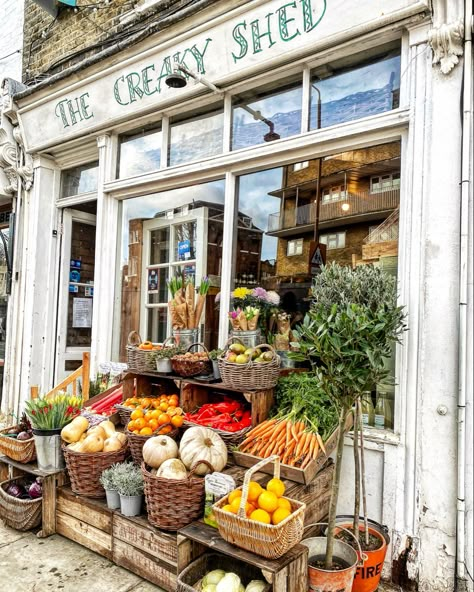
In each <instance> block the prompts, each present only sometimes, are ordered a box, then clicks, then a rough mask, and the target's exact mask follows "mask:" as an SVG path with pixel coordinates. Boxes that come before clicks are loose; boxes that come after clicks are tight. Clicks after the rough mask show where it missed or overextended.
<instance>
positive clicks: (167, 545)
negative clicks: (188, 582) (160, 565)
mask: <svg viewBox="0 0 474 592" xmlns="http://www.w3.org/2000/svg"><path fill="white" fill-rule="evenodd" d="M113 535H114V539H118V540H120V541H123V542H124V543H127V544H128V545H131V546H133V547H135V548H136V549H140V550H141V551H145V552H146V553H147V554H148V555H150V556H151V557H154V558H156V559H158V560H160V561H161V562H164V563H167V564H169V565H170V567H169V569H172V568H174V569H175V571H176V566H177V564H178V542H177V536H176V534H170V533H167V532H163V531H162V530H158V529H157V528H154V527H153V526H152V525H151V524H149V523H148V521H147V520H146V518H141V519H140V518H139V519H137V518H134V519H132V518H127V517H126V516H121V515H120V514H118V513H115V514H114V520H113Z"/></svg>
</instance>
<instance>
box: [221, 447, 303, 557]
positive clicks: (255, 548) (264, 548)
mask: <svg viewBox="0 0 474 592" xmlns="http://www.w3.org/2000/svg"><path fill="white" fill-rule="evenodd" d="M268 462H274V463H275V471H274V477H275V478H277V479H279V478H280V459H279V458H278V456H276V455H274V456H271V457H269V458H266V459H264V460H262V461H260V462H259V463H257V464H256V465H254V466H253V467H252V468H251V469H249V470H248V471H247V472H246V473H245V478H244V485H243V488H242V501H241V503H240V508H239V511H238V513H237V514H232V513H231V512H225V511H224V510H223V509H222V508H223V507H224V506H225V505H226V504H227V498H228V496H225V497H224V498H222V499H220V500H219V501H218V502H216V503H215V504H214V506H213V507H212V508H213V511H214V516H215V519H216V522H217V526H218V529H219V534H220V535H221V537H222V538H223V539H224V540H226V541H227V542H229V543H231V544H233V545H235V546H236V547H240V548H241V549H245V550H246V551H250V552H251V553H256V554H257V555H261V556H262V557H266V558H267V559H279V558H280V557H282V556H283V555H284V554H285V553H287V552H288V551H289V550H290V549H291V548H292V547H294V546H295V545H297V544H298V543H299V542H300V541H301V539H302V538H303V531H304V512H305V509H306V504H304V503H302V502H298V501H296V500H292V499H288V498H286V499H288V501H289V502H290V504H291V510H292V513H291V514H290V516H288V518H285V520H282V522H280V523H279V524H276V525H273V524H263V523H262V522H256V521H255V520H250V519H249V518H247V517H246V515H245V504H246V503H247V496H248V492H249V483H250V480H251V477H252V475H253V474H254V473H257V472H258V471H259V470H260V469H261V468H262V467H263V466H264V465H266V464H267V463H268Z"/></svg>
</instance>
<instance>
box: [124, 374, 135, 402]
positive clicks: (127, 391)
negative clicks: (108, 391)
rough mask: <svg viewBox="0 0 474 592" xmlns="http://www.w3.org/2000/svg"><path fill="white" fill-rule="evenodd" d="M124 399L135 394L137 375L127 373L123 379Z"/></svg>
mask: <svg viewBox="0 0 474 592" xmlns="http://www.w3.org/2000/svg"><path fill="white" fill-rule="evenodd" d="M122 384H123V401H126V400H127V399H131V398H132V397H133V396H134V394H135V375H134V374H126V376H125V377H124V379H123V383H122Z"/></svg>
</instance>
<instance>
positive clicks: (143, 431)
mask: <svg viewBox="0 0 474 592" xmlns="http://www.w3.org/2000/svg"><path fill="white" fill-rule="evenodd" d="M152 434H153V430H152V429H151V428H150V427H146V428H142V429H141V430H140V436H151V435H152Z"/></svg>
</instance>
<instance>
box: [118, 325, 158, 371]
mask: <svg viewBox="0 0 474 592" xmlns="http://www.w3.org/2000/svg"><path fill="white" fill-rule="evenodd" d="M140 343H142V340H141V337H140V335H139V334H138V333H137V332H136V331H132V332H131V333H130V334H129V336H128V344H127V346H126V348H125V349H126V350H127V366H128V369H129V370H132V371H134V372H156V356H155V352H154V351H153V350H145V349H139V348H138V346H139V345H140Z"/></svg>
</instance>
